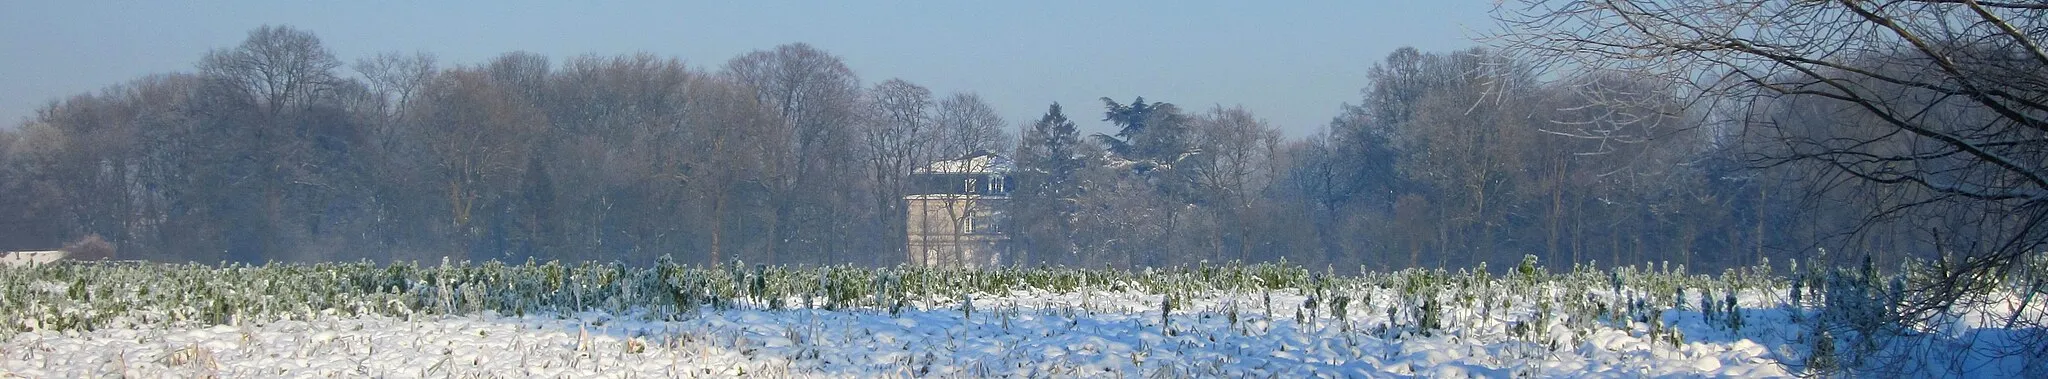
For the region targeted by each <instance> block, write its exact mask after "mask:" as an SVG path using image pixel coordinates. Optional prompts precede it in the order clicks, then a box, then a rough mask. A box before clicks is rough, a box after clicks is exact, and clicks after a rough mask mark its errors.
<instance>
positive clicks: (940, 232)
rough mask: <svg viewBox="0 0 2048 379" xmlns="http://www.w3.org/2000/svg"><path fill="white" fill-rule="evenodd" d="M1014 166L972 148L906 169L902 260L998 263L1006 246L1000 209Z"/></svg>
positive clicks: (950, 264)
mask: <svg viewBox="0 0 2048 379" xmlns="http://www.w3.org/2000/svg"><path fill="white" fill-rule="evenodd" d="M1015 166H1016V165H1015V164H1014V163H1012V162H1011V161H1010V159H1009V158H1007V157H1004V156H1002V155H998V154H995V153H992V152H988V151H978V152H975V153H973V154H968V155H967V156H965V157H960V158H957V159H950V160H944V161H938V162H933V163H932V164H930V165H927V166H925V167H924V168H920V169H917V170H916V171H914V172H912V173H911V174H910V185H911V193H912V194H911V195H908V196H904V197H903V202H904V205H905V206H904V209H905V211H906V212H908V213H909V214H908V215H907V216H908V217H905V220H906V221H907V222H908V223H909V225H907V226H906V227H905V228H904V229H905V231H906V232H907V233H908V237H909V238H907V240H908V241H909V242H908V244H909V246H907V248H906V249H904V251H906V252H907V253H908V254H909V255H910V256H909V257H906V258H907V260H908V261H909V262H910V263H911V264H917V265H925V266H939V267H964V268H982V267H994V266H999V265H1001V264H1002V261H1003V255H1004V253H1006V252H1008V250H1009V248H1010V237H1009V236H1008V235H1005V234H1004V233H1003V230H1004V226H1003V224H1004V222H1005V220H1004V217H1003V210H1004V207H1006V206H1007V205H1008V204H1007V203H1008V202H1009V201H1010V188H1011V187H1012V184H1011V183H1010V171H1011V170H1013V169H1014V168H1015Z"/></svg>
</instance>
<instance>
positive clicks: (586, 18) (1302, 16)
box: [0, 0, 1493, 136]
mask: <svg viewBox="0 0 2048 379" xmlns="http://www.w3.org/2000/svg"><path fill="white" fill-rule="evenodd" d="M1492 5H1493V1H1482V0H1452V1H1275V2H1258V1H1157V2H1149V1H1148V2H1137V1H1117V2H1084V1H1048V2H1043V3H1042V4H1041V3H1026V2H980V1H943V2H942V1H872V2H869V1H862V2H851V1H848V2H823V1H819V2H793V1H733V2H706V3H698V2H627V1H589V2H567V1H426V2H398V1H350V2H314V1H208V2H183V1H138V2H111V1H108V2H101V1H53V2H30V1H4V2H0V52H4V53H0V56H4V58H0V123H4V124H5V125H8V126H9V127H11V126H12V125H14V124H16V123H18V122H20V121H21V120H24V119H26V118H28V117H31V116H32V115H33V114H34V111H35V109H36V108H38V107H41V106H43V105H44V104H46V103H48V102H49V101H51V100H54V99H58V98H61V97H64V96H70V95H73V94H78V93H82V92H87V91H94V90H98V89H100V88H102V87H105V86H108V85H113V84H118V83H121V82H124V81H127V80H129V79H133V78H137V77H140V76H143V75H147V74H151V73H160V72H172V71H191V70H192V67H193V64H194V63H195V62H197V61H198V60H199V57H200V56H202V55H204V54H205V53H206V51H207V50H209V49H215V48H227V47H232V46H234V45H235V44H237V43H240V42H241V40H242V39H243V38H244V37H245V36H246V35H247V33H248V31H249V30H251V29H255V28H256V27H257V26H260V25H264V24H285V25H292V26H294V27H297V28H300V29H305V30H308V31H312V32H313V33H315V34H316V35H318V36H319V37H320V38H321V40H322V41H323V42H324V43H325V44H326V46H327V47H328V48H329V49H330V50H332V51H333V52H334V53H335V54H336V55H337V56H339V57H340V58H342V60H343V61H345V62H353V61H354V60H355V59H357V58H361V57H366V56H370V55H373V54H375V53H377V52H382V51H403V52H411V51H426V52H430V53H434V54H436V55H438V56H440V58H441V62H442V63H443V65H447V64H451V63H452V64H475V63H479V62H483V61H484V60H487V59H489V58H490V57H492V56H496V55H498V54H500V53H505V52H510V51H516V50H525V51H531V52H536V53H541V54H545V55H547V56H549V57H550V58H554V59H556V60H557V62H558V63H559V61H560V60H561V59H563V58H568V57H573V56H577V55H583V54H598V55H607V56H608V55H617V54H627V53H634V52H649V53H654V54H657V55H662V56H673V57H677V58H680V59H682V60H683V61H684V62H686V63H687V64H690V65H693V66H697V67H703V68H705V69H707V70H716V69H717V67H718V66H719V65H720V64H723V63H724V62H725V60H727V59H730V58H732V57H733V56H736V55H739V54H741V53H745V52H747V51H751V50H758V49H768V48H772V47H774V46H776V45H779V44H784V43H791V42H806V43H810V44H812V45H814V46H817V47H819V48H822V49H824V50H826V51H829V52H831V53H833V54H836V55H838V56H840V57H841V58H842V59H844V60H845V61H846V63H847V64H848V65H849V66H851V67H852V68H853V70H854V71H855V72H856V73H858V74H859V75H860V76H861V80H862V81H863V82H864V83H876V82H880V81H883V80H887V79H889V78H903V79H905V80H909V81H911V82H914V83H918V84H921V85H924V86H926V87H929V88H931V89H932V91H933V92H935V93H937V94H940V95H944V94H946V93H951V92H956V91H973V92H977V93H980V94H981V95H982V97H983V98H984V99H986V100H988V101H989V102H990V103H992V104H993V105H994V106H995V107H996V109H997V110H998V111H1000V112H1002V115H1003V117H1004V118H1006V119H1008V120H1009V121H1010V122H1011V123H1012V124H1013V125H1014V124H1020V123H1023V122H1026V121H1030V120H1035V119H1037V117H1038V116H1039V115H1040V114H1042V113H1043V112H1044V111H1045V107H1046V105H1047V104H1050V103H1052V102H1055V101H1057V102H1060V103H1061V104H1063V105H1064V106H1065V107H1066V108H1067V112H1068V115H1069V116H1070V117H1072V118H1073V119H1075V120H1077V121H1078V122H1080V123H1081V125H1082V128H1083V129H1084V130H1086V131H1103V130H1107V129H1108V126H1107V125H1106V124H1105V123H1102V122H1100V121H1098V120H1099V119H1101V103H1100V102H1099V101H1098V100H1096V99H1097V98H1099V97H1103V96H1109V97H1112V98H1116V99H1118V100H1119V101H1129V100H1130V98H1132V97H1135V96H1141V95H1142V96H1145V98H1146V99H1147V100H1152V101H1168V102H1173V103H1175V104H1179V105H1181V107H1183V108H1185V109H1189V110H1191V111H1199V110H1202V109H1206V108H1208V107H1210V106H1214V105H1223V106H1226V107H1227V106H1231V105H1243V106H1244V107H1245V108H1246V109H1249V110H1251V111H1252V112H1254V113H1256V114H1258V115H1259V116H1260V117H1263V118H1265V119H1267V120H1268V121H1270V122H1271V123H1273V124H1274V125H1275V126H1276V127H1279V128H1281V129H1282V130H1283V131H1284V132H1285V133H1286V134H1287V135H1288V136H1303V135H1307V134H1310V133H1313V132H1314V131H1316V130H1319V129H1320V128H1321V127H1322V126H1323V125H1324V124H1326V123H1327V122H1328V121H1329V119H1330V117H1332V116H1334V115H1336V113H1337V109H1338V107H1339V105H1340V104H1343V103H1346V102H1352V103H1356V102H1357V101H1358V89H1359V88H1360V87H1362V86H1364V84H1365V79H1366V76H1365V72H1366V69H1367V68H1369V67H1371V65H1372V63H1373V62H1376V61H1378V60H1380V59H1381V58H1382V57H1384V56H1385V55H1386V54H1387V53H1388V52H1389V51H1392V50H1393V49H1395V48H1398V47H1401V46H1415V47H1417V48H1420V49H1423V50H1425V51H1442V50H1452V49H1461V48H1466V47H1471V46H1476V45H1478V44H1479V43H1477V42H1473V41H1472V40H1471V39H1470V37H1471V36H1472V35H1475V34H1478V33H1480V32H1483V31H1486V30H1489V29H1490V28H1492V27H1493V24H1492V22H1491V21H1490V19H1489V18H1488V17H1487V11H1489V10H1490V9H1491V7H1492ZM346 74H350V75H353V72H346Z"/></svg>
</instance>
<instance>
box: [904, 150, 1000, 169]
mask: <svg viewBox="0 0 2048 379" xmlns="http://www.w3.org/2000/svg"><path fill="white" fill-rule="evenodd" d="M1016 167H1017V164H1016V162H1014V161H1012V160H1010V158H1009V157H1004V156H1002V155H1000V154H995V153H991V152H988V151H977V152H975V153H973V154H968V155H967V156H964V157H960V158H955V159H948V160H942V161H937V162H932V163H931V164H929V165H925V166H924V167H922V168H918V169H917V172H918V173H931V174H976V173H1008V172H1010V171H1013V170H1015V169H1016Z"/></svg>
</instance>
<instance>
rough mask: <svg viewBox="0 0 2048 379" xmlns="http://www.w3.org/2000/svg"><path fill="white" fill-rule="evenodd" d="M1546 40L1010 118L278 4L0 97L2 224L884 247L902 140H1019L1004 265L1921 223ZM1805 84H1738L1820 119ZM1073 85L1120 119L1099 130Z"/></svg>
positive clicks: (1350, 263) (275, 239)
mask: <svg viewBox="0 0 2048 379" xmlns="http://www.w3.org/2000/svg"><path fill="white" fill-rule="evenodd" d="M1533 63H1534V62H1532V61H1530V60H1528V59H1526V58H1522V57H1520V55H1518V54H1514V53H1513V52H1512V51H1503V50H1496V49H1487V48H1473V49H1467V50H1458V51H1446V52H1425V51H1419V50H1416V49H1413V48H1403V49H1400V50H1397V51H1395V52H1393V53H1391V54H1389V55H1388V56H1387V57H1386V58H1385V59H1384V60H1383V61H1380V62H1374V63H1371V64H1372V67H1371V70H1370V75H1369V81H1368V82H1366V83H1360V84H1361V86H1362V89H1361V90H1360V96H1359V98H1358V99H1356V103H1355V105H1346V106H1344V107H1343V108H1342V109H1339V110H1337V112H1336V115H1335V116H1334V117H1333V118H1332V120H1331V121H1330V123H1329V124H1328V125H1327V126H1326V127H1324V128H1323V129H1322V130H1321V131H1319V132H1317V133H1315V134H1314V135H1312V136H1308V137H1305V138H1283V137H1282V135H1281V134H1280V133H1279V132H1278V130H1277V129H1276V128H1275V127H1274V126H1273V125H1271V124H1269V123H1268V122H1267V121H1265V120H1264V119H1262V118H1260V117H1258V116H1257V115H1256V114H1254V113H1253V112H1252V111H1250V110H1247V109H1244V108H1242V107H1237V106H1223V105H1209V106H1196V107H1189V108H1183V107H1182V106H1180V105H1177V104H1174V103H1170V102H1164V101H1159V99H1157V98H1154V99H1147V98H1145V97H1139V96H1135V95H1131V94H1126V95H1120V96H1115V97H1104V98H1103V99H1102V100H1101V102H1102V104H1100V105H1101V108H1095V107H1093V104H1089V105H1086V106H1078V107H1071V108H1068V107H1063V105H1062V104H1056V103H1055V104H1051V105H1050V106H1049V107H1048V109H1047V111H1046V112H1045V113H1044V114H1043V115H1042V116H1041V117H1039V118H1037V119H1036V120H1028V121H1026V122H1022V123H1019V124H1015V125H1013V124H1011V123H1010V122H1009V121H1007V120H1004V119H1003V118H1002V117H1001V116H1000V115H998V114H997V113H996V112H995V111H994V110H993V108H992V107H991V106H990V105H989V104H987V103H986V102H985V101H983V100H982V99H981V98H980V97H978V96H976V95H975V94H973V93H971V92H969V93H954V94H934V93H932V92H931V91H930V90H929V89H927V88H924V87H922V86H919V85H917V84H915V83H913V82H910V81H907V80H903V79H889V80H884V81H881V82H879V83H873V84H868V83H863V81H862V80H861V79H860V78H859V76H858V75H857V74H855V72H854V71H853V70H852V69H851V68H849V67H847V66H846V65H845V64H844V63H843V62H842V61H841V60H840V59H839V58H838V57H836V56H834V55H832V54H830V53H828V52H826V51H824V50H822V49H819V48H817V47H813V46H810V45H806V44H801V43H798V44H789V45H782V46H776V47H774V48H772V49H766V50H758V51H753V52H748V53H745V54H741V55H740V56H737V57H733V58H731V59H730V60H727V61H725V62H724V63H723V64H721V65H719V66H717V67H715V68H714V67H705V66H692V65H685V64H684V63H682V62H681V61H680V60H677V59H675V58H665V57H658V56H653V55H649V54H632V55H620V56H596V55H586V56H579V57H572V58H568V59H563V60H559V61H558V60H555V59H552V58H549V57H546V56H542V55H538V54H534V53H528V52H513V53H506V54H503V55H500V56H498V57H496V58H493V59H490V60H489V61H487V62H483V63H480V64H474V65H453V66H444V65H443V64H442V63H441V62H440V61H439V60H438V59H436V57H435V56H434V55H432V54H428V53H384V54H378V55H376V56H373V57H367V58H362V59H359V60H356V61H354V62H352V63H344V62H343V61H342V60H341V59H340V58H338V57H335V56H334V55H333V54H332V53H331V52H329V51H328V50H326V49H325V48H324V47H322V46H321V44H320V41H319V39H318V38H317V37H316V36H314V35H313V34H312V33H310V32H307V31H304V30H299V29H295V28H292V27H288V26H265V27H262V28H259V29H256V30H254V31H251V32H250V33H249V36H248V38H247V39H246V40H245V41H243V42H242V43H241V44H240V45H238V46H236V47H233V48H226V49H218V50H214V51H211V52H208V53H207V54H206V55H205V56H204V58H203V59H201V60H200V61H199V62H198V63H197V64H196V66H195V68H196V69H195V70H193V71H189V72H178V73H167V74H158V75H151V76H147V77H143V78H139V79H135V80H132V81H129V82H126V83H122V84H119V85H115V86H111V87H107V88H105V89H102V90H100V91H97V92H94V93H87V94H80V95H76V96H72V97H69V98H65V99H61V100H58V101H53V102H52V103H50V104H49V105H47V106H45V107H43V108H41V109H40V110H38V111H37V112H36V115H35V116H34V117H33V118H32V119H31V120H28V121H27V122H25V123H23V124H21V125H19V126H18V127H16V128H14V129H13V130H11V131H0V193H6V194H7V196H5V197H0V247H8V248H15V247H22V248H43V247H55V246H58V245H61V244H63V243H64V242H68V241H72V240H76V239H80V238H83V237H85V236H87V235H97V236H101V237H103V238H104V239H105V240H107V241H110V242H112V243H113V244H114V245H116V246H118V247H119V252H118V253H117V254H116V255H117V257H119V258H122V259H148V260H168V261H186V260H197V261H207V262H212V261H235V262H264V261H272V260H276V261H330V260H358V259H369V260H375V261H391V260H435V259H440V258H441V257H449V258H452V259H456V260H464V259H468V260H483V259H499V260H512V261H521V260H526V259H537V260H552V259H561V260H604V261H611V260H619V261H625V262H629V263H645V262H653V261H654V260H655V259H657V257H660V256H664V255H667V256H671V257H672V258H674V259H675V260H676V261H679V262H694V263H712V262H730V261H733V260H743V261H745V262H748V263H772V264H859V265H888V264H897V263H901V262H902V261H903V260H904V259H903V257H904V256H905V254H904V252H903V249H904V246H905V236H904V227H905V220H904V217H905V215H904V209H903V207H904V203H903V201H902V200H901V199H902V198H903V195H905V194H908V193H909V192H910V191H912V190H913V189H912V188H911V187H912V186H911V183H910V182H909V180H908V179H907V175H908V173H910V172H911V171H912V170H914V169H915V168H917V167H921V166H923V165H925V164H928V163H931V162H934V161H938V160H943V159H947V158H950V157H959V156H963V155H966V154H970V153H973V152H977V151H996V152H1003V153H1005V154H1008V155H1010V156H1012V157H1015V159H1016V162H1017V165H1018V169H1017V171H1016V182H1017V183H1018V186H1017V188H1016V190H1015V192H1014V193H1013V200H1012V201H1011V202H1010V205H1009V206H1008V207H1007V209H1005V210H1004V214H1005V216H1006V222H1005V224H1004V225H1003V228H1005V229H1004V230H1005V231H1006V232H1007V233H1009V234H1010V235H1011V236H1012V238H1013V239H1012V241H1013V245H1012V253H1011V254H1009V255H1008V256H1007V257H1006V258H1005V260H1006V262H1007V263H1009V264H1018V265H1079V266H1116V267H1139V266H1167V265H1189V264H1198V263H1199V262H1204V261H1206V262H1216V263H1220V262H1225V261H1271V260H1279V259H1285V260H1288V261H1290V262H1297V263H1303V264H1308V265H1312V266H1330V267H1336V268H1339V269H1345V270H1351V269H1354V268H1365V269H1393V268H1401V267H1416V266H1423V267H1466V266H1471V265H1476V264H1480V263H1482V262H1490V263H1491V264H1493V265H1496V266H1499V265H1504V264H1510V263H1512V262H1518V261H1520V260H1521V259H1522V257H1523V256H1524V255H1534V256H1537V257H1539V258H1540V259H1541V261H1542V262H1544V263H1545V264H1548V265H1553V266H1559V267H1562V266H1568V265H1572V264H1598V265H1602V266H1608V265H1615V264H1639V263H1644V262H1651V261H1666V262H1671V263H1672V264H1685V265H1691V266H1692V267H1697V268H1709V269H1710V268H1717V267H1729V266H1734V265H1749V264H1758V263H1762V262H1765V261H1766V260H1768V259H1772V258H1780V261H1783V259H1782V258H1808V259H1811V258H1812V257H1813V256H1815V255H1816V254H1817V252H1819V251H1821V248H1833V249H1836V250H1837V251H1840V250H1842V249H1851V250H1855V249H1862V250H1885V251H1888V253H1887V254H1888V255H1886V257H1887V258H1886V259H1898V257H1904V256H1909V255H1911V254H1916V253H1914V252H1915V251H1919V250H1916V249H1915V248H1917V247H1921V246H1924V245H1925V243H1924V241H1919V240H1915V239H1912V238H1911V237H1908V236H1904V235H1885V234H1882V233H1864V234H1851V233H1848V232H1850V231H1854V230H1859V229H1867V228H1869V227H1870V226H1868V225H1867V224H1868V223H1867V222H1865V221H1867V219H1866V218H1865V217H1864V216H1865V215H1866V213H1864V212H1865V211H1868V210H1870V209H1874V208H1873V207H1881V206H1882V205H1881V204H1871V203H1868V202H1859V201H1853V200H1846V201H1845V200H1842V199H1844V198H1842V197H1830V196H1822V195H1825V194H1839V193H1849V192H1855V191H1882V190H1884V188H1883V186H1881V185H1878V184H1871V183H1861V182H1840V181H1837V182H1832V184H1830V185H1829V187H1828V189H1827V190H1826V191H1816V190H1815V183H1821V182H1820V181H1815V180H1811V179H1812V178H1810V177H1809V176H1810V174H1812V173H1814V172H1817V171H1816V170H1818V168H1815V167H1808V166H1802V165H1779V166H1775V167H1770V168H1763V167H1759V165H1758V164H1756V163H1757V162H1758V161H1757V160H1756V159H1752V158H1753V157H1752V156H1751V155H1752V154H1758V153H1760V152H1769V151H1774V150H1771V149H1774V148H1776V146H1778V145H1776V144H1775V143H1776V142H1777V141H1779V140H1774V139H1767V138H1754V137H1756V135H1755V134H1754V133H1750V132H1749V131H1748V129H1747V128H1742V127H1739V124H1740V123H1739V122H1733V123H1732V122H1730V120H1731V119H1732V118H1731V117H1728V115H1727V114H1725V113H1717V112H1716V111H1714V110H1712V109H1704V108H1701V107H1694V106H1690V105H1692V104H1690V103H1689V100H1688V99H1690V97H1689V96H1690V94H1688V93H1686V92H1685V89H1684V88H1683V87H1680V86H1677V85H1674V84H1673V83H1672V82H1671V81H1669V80H1667V79H1666V78H1661V77H1657V76H1653V75H1650V74H1648V73H1647V72H1646V71H1641V70H1612V69H1590V68H1589V69H1586V70H1585V71H1582V72H1575V73H1573V74H1571V75H1555V72H1556V71H1554V70H1550V69H1547V68H1546V67H1541V66H1539V65H1536V64H1533ZM1125 96H1128V97H1129V99H1130V100H1128V101H1125V100H1123V99H1124V98H1125ZM1801 104H1802V103H1799V102H1798V101H1796V99H1759V100H1756V101H1754V102H1752V103H1751V104H1750V105H1747V106H1745V107H1744V108H1743V109H1744V110H1745V111H1750V110H1761V109H1771V110H1773V112H1784V116H1785V117H1780V118H1776V120H1777V121H1779V122H1788V123H1801V124H1806V123H1811V124H1814V125H1821V124H1825V123H1828V122H1834V121H1832V120H1829V119H1826V115H1827V114H1828V113H1827V110H1826V109H1819V108H1814V109H1806V108H1800V107H1801V106H1802V105H1801ZM1793 109H1798V110H1797V111H1794V110H1793ZM1795 116H1797V117H1808V118H1806V119H1801V118H1797V117H1795ZM1083 118H1086V119H1100V120H1102V121H1106V122H1109V123H1110V124H1112V125H1114V126H1115V127H1116V130H1115V131H1114V133H1104V134H1096V135H1086V136H1084V135H1081V132H1080V130H1079V128H1078V127H1077V126H1076V124H1075V123H1074V120H1076V119H1083ZM1730 125H1737V126H1735V127H1731V126H1730ZM1817 127H1818V126H1817Z"/></svg>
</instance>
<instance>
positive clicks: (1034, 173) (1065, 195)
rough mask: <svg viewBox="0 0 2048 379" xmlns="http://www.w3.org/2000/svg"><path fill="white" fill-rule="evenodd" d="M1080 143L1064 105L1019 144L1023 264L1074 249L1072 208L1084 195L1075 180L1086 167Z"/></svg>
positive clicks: (1018, 232)
mask: <svg viewBox="0 0 2048 379" xmlns="http://www.w3.org/2000/svg"><path fill="white" fill-rule="evenodd" d="M1080 144H1081V137H1080V131H1079V129H1077V128H1075V126H1074V122H1073V121H1069V120H1067V116H1066V114H1064V113H1062V112H1061V111H1060V104H1059V103H1053V104H1052V106H1051V107H1049V108H1048V109H1046V112H1045V116H1043V117H1040V118H1039V119H1038V122H1036V123H1033V124H1032V125H1031V127H1030V128H1029V129H1028V130H1025V131H1024V140H1023V141H1022V143H1019V144H1017V166H1018V169H1019V170H1018V171H1019V173H1018V175H1017V176H1018V179H1019V180H1018V181H1019V184H1021V186H1019V187H1018V189H1019V190H1018V191H1016V192H1014V196H1015V200H1014V201H1013V203H1012V204H1014V206H1015V207H1016V209H1015V210H1013V211H1012V212H1011V214H1012V215H1014V218H1013V224H1012V225H1011V227H1012V228H1013V230H1014V231H1015V234H1014V235H1015V236H1016V240H1017V241H1018V242H1019V247H1020V249H1018V250H1019V253H1021V254H1020V255H1021V256H1020V257H1018V261H1019V263H1026V264H1029V263H1044V262H1046V261H1048V260H1052V259H1059V257H1065V256H1066V255H1068V254H1070V253H1072V252H1073V251H1074V248H1073V242H1072V238H1071V237H1070V236H1072V235H1073V223H1072V222H1073V213H1074V210H1073V209H1072V206H1071V205H1072V204H1073V201H1072V200H1073V199H1074V197H1075V196H1077V195H1079V193H1080V187H1079V184H1078V182H1079V181H1078V180H1077V179H1076V176H1078V175H1079V173H1080V171H1081V169H1082V168H1083V167H1085V165H1086V161H1084V160H1083V159H1082V158H1081V154H1080V147H1081V146H1080ZM1033 256H1036V257H1037V258H1033Z"/></svg>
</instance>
